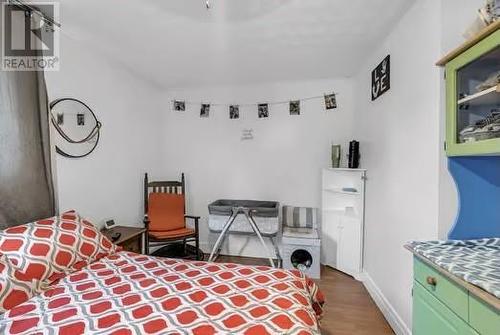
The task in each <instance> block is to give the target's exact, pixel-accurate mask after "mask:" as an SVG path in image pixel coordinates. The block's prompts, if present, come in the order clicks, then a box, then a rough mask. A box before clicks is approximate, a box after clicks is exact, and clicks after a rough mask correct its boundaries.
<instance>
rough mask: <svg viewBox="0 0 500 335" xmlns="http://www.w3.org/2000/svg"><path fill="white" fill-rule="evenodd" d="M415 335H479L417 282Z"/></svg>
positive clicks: (414, 314)
mask: <svg viewBox="0 0 500 335" xmlns="http://www.w3.org/2000/svg"><path fill="white" fill-rule="evenodd" d="M413 335H478V333H477V332H476V331H475V330H474V329H472V328H471V327H470V326H469V325H468V324H467V323H466V322H465V321H464V320H462V319H461V318H460V317H458V315H456V314H455V313H453V312H452V311H451V310H450V309H449V308H448V307H446V306H445V305H444V304H443V303H442V302H441V301H439V300H438V299H437V298H435V297H434V296H433V295H432V294H431V293H429V292H428V291H427V289H425V288H424V287H423V286H422V285H421V284H420V283H418V282H417V281H414V282H413Z"/></svg>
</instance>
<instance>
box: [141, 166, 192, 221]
mask: <svg viewBox="0 0 500 335" xmlns="http://www.w3.org/2000/svg"><path fill="white" fill-rule="evenodd" d="M185 185H186V180H185V178H184V173H182V174H181V180H180V181H178V180H168V181H149V180H148V174H147V173H146V174H145V175H144V214H147V213H148V201H149V194H150V193H167V194H180V195H184V196H185V191H186V187H185ZM184 199H185V197H184ZM185 213H186V204H185V200H184V214H185Z"/></svg>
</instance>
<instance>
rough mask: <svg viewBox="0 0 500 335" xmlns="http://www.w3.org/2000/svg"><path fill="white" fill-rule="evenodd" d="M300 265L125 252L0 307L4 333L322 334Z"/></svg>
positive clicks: (317, 296) (315, 300)
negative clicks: (5, 307) (281, 266)
mask: <svg viewBox="0 0 500 335" xmlns="http://www.w3.org/2000/svg"><path fill="white" fill-rule="evenodd" d="M322 305H323V296H322V294H321V292H320V291H319V290H318V288H317V286H316V285H315V283H314V282H313V281H311V280H310V279H308V278H307V277H305V276H304V275H303V274H301V273H300V272H299V271H288V270H282V269H274V268H270V267H266V266H257V267H255V266H244V265H237V264H215V263H207V262H188V261H183V260H176V259H168V258H157V257H152V256H145V255H139V254H135V253H130V252H123V251H122V252H119V253H116V254H114V255H111V256H108V257H105V258H103V259H101V260H99V261H97V262H94V263H92V264H90V265H89V266H87V267H86V268H84V269H82V270H80V271H78V272H75V273H73V274H71V275H68V276H66V277H64V278H62V279H61V280H60V281H59V282H58V283H56V284H54V285H52V286H51V287H50V288H49V289H48V290H47V291H45V292H43V293H42V294H40V295H37V296H34V297H33V298H31V299H30V300H29V301H27V302H26V303H24V304H21V305H19V306H16V307H14V308H13V309H11V310H10V311H8V312H6V313H5V314H3V315H0V333H1V334H61V335H64V334H68V335H77V334H111V333H112V334H185V333H192V334H203V335H209V334H282V333H286V334H319V327H318V319H319V317H320V316H321V313H322Z"/></svg>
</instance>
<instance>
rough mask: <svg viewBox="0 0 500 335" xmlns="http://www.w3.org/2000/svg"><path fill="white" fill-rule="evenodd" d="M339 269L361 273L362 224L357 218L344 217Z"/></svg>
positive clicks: (340, 235) (353, 274)
mask: <svg viewBox="0 0 500 335" xmlns="http://www.w3.org/2000/svg"><path fill="white" fill-rule="evenodd" d="M339 231H340V234H339V248H338V254H337V264H338V269H339V270H340V271H342V272H345V273H347V274H349V275H352V276H355V275H357V274H359V272H360V267H361V254H360V250H361V238H360V236H361V226H360V222H359V220H357V219H351V218H349V217H343V218H342V219H341V224H340V228H339Z"/></svg>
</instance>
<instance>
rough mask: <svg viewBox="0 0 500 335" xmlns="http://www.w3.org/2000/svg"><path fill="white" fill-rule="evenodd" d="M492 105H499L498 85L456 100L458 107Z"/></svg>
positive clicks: (499, 93) (499, 86)
mask: <svg viewBox="0 0 500 335" xmlns="http://www.w3.org/2000/svg"><path fill="white" fill-rule="evenodd" d="M465 103H466V104H469V106H479V105H492V104H498V103H500V84H499V85H496V86H493V87H490V88H488V89H486V90H483V91H481V92H477V93H475V94H472V95H469V96H468V97H465V98H463V99H460V100H458V104H459V105H463V104H465Z"/></svg>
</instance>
